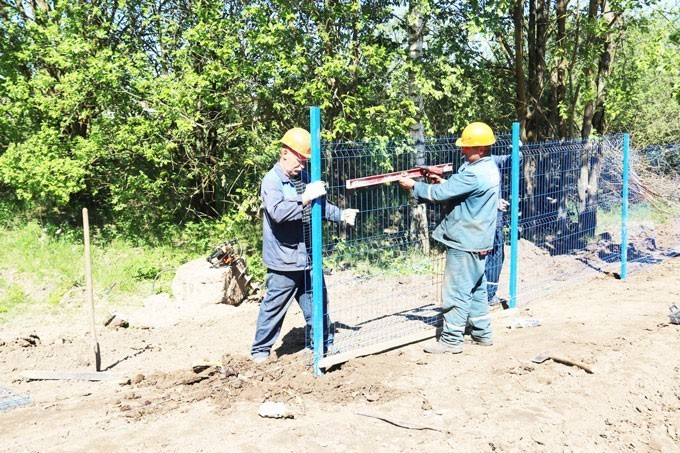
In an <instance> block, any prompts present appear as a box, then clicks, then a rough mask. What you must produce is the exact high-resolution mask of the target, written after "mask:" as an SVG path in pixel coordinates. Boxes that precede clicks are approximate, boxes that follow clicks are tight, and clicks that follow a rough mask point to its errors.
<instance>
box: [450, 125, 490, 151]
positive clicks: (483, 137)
mask: <svg viewBox="0 0 680 453" xmlns="http://www.w3.org/2000/svg"><path fill="white" fill-rule="evenodd" d="M494 143H496V137H494V136H493V131H492V130H491V128H490V127H489V126H487V125H486V124H485V123H470V124H468V125H467V126H466V127H465V129H463V134H462V135H461V136H460V138H459V139H458V140H456V146H459V147H461V148H464V147H468V146H491V145H493V144H494Z"/></svg>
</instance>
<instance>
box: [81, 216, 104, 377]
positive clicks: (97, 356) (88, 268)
mask: <svg viewBox="0 0 680 453" xmlns="http://www.w3.org/2000/svg"><path fill="white" fill-rule="evenodd" d="M83 232H84V234H85V280H86V282H87V301H86V303H87V306H88V309H89V312H90V331H91V332H92V347H93V349H94V366H95V371H101V365H102V358H101V353H100V351H99V342H98V341H97V332H96V330H95V326H94V289H93V288H92V261H91V259H90V221H89V219H88V215H87V208H83Z"/></svg>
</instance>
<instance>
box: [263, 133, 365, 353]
mask: <svg viewBox="0 0 680 453" xmlns="http://www.w3.org/2000/svg"><path fill="white" fill-rule="evenodd" d="M281 145H282V146H281V156H280V158H279V161H278V162H277V163H276V164H275V165H274V167H273V168H272V169H271V170H270V171H269V172H268V173H267V174H266V175H265V177H264V178H263V180H262V187H261V192H260V195H261V198H262V204H263V206H264V219H263V225H262V235H263V238H262V239H263V240H262V262H263V263H264V265H265V266H267V278H266V285H267V293H266V295H265V297H264V300H263V301H262V304H261V305H260V313H259V315H258V318H257V330H256V332H255V340H254V341H253V345H252V347H251V356H252V359H253V361H255V362H263V361H265V360H267V358H268V357H269V355H270V351H271V348H272V346H273V345H274V342H275V341H276V339H277V338H278V336H279V334H280V333H281V327H282V326H283V320H284V318H285V316H286V312H287V311H288V308H289V307H290V304H291V303H292V302H293V299H295V300H297V302H298V304H299V305H300V308H301V309H302V313H303V315H304V317H305V321H306V324H307V328H308V329H307V332H308V333H309V335H308V338H312V334H311V327H312V294H311V288H312V285H311V275H310V257H311V251H312V247H311V234H310V219H311V202H312V201H313V200H315V199H317V198H321V197H323V203H322V212H323V217H324V218H325V219H326V220H330V221H333V222H343V223H345V224H347V225H349V226H354V221H355V218H356V215H357V213H358V212H359V211H358V210H356V209H344V210H341V209H339V208H338V207H337V206H334V205H332V204H330V203H328V202H327V201H326V198H325V197H324V196H325V195H326V186H325V184H324V183H323V181H316V182H312V183H310V182H309V174H308V173H307V172H306V171H305V170H304V168H305V165H306V164H307V159H309V157H310V156H311V153H310V148H311V137H310V135H309V132H308V131H306V130H304V129H301V128H297V127H296V128H293V129H290V130H289V131H288V132H286V133H285V135H284V136H283V138H282V139H281ZM327 306H328V300H327V296H326V285H325V283H324V285H323V311H324V313H327ZM323 339H324V351H325V350H326V349H327V348H328V347H329V346H330V345H331V344H332V343H333V334H332V332H331V329H330V320H329V317H328V316H327V315H326V316H324V333H323ZM308 346H309V347H312V345H311V343H309V344H308Z"/></svg>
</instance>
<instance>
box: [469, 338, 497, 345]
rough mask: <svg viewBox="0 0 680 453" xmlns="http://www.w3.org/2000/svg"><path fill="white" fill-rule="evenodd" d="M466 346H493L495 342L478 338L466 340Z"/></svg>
mask: <svg viewBox="0 0 680 453" xmlns="http://www.w3.org/2000/svg"><path fill="white" fill-rule="evenodd" d="M465 343H466V344H474V345H477V346H493V340H491V339H488V340H486V339H485V340H481V339H479V340H478V339H477V338H466V339H465Z"/></svg>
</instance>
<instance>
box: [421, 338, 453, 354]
mask: <svg viewBox="0 0 680 453" xmlns="http://www.w3.org/2000/svg"><path fill="white" fill-rule="evenodd" d="M423 351H425V352H427V353H428V354H460V353H461V352H463V347H462V346H461V345H459V344H457V345H452V344H446V343H442V342H441V341H436V342H434V343H431V344H429V345H427V346H425V347H424V348H423Z"/></svg>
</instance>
